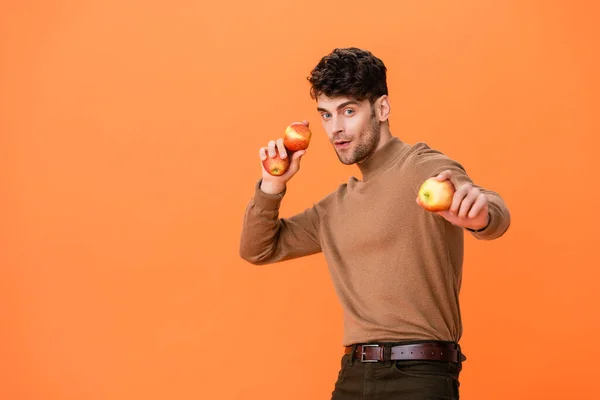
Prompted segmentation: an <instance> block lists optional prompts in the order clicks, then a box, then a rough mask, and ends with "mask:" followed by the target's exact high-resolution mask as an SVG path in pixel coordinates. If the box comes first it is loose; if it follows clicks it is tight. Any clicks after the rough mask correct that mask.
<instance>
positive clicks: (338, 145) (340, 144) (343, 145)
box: [333, 140, 350, 149]
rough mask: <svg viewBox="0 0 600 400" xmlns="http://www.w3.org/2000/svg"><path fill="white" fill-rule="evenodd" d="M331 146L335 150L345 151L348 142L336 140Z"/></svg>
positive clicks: (348, 144)
mask: <svg viewBox="0 0 600 400" xmlns="http://www.w3.org/2000/svg"><path fill="white" fill-rule="evenodd" d="M333 144H334V146H335V148H336V149H345V148H346V147H348V146H350V140H336V141H335V142H333Z"/></svg>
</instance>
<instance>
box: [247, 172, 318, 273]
mask: <svg viewBox="0 0 600 400" xmlns="http://www.w3.org/2000/svg"><path fill="white" fill-rule="evenodd" d="M259 185H260V186H259ZM262 188H263V186H262V185H261V183H260V182H259V183H258V185H257V186H256V187H255V195H254V197H253V198H252V200H251V201H250V203H249V204H248V206H247V207H246V212H245V214H244V223H243V226H242V233H241V238H240V248H239V252H240V257H242V258H243V259H244V260H246V261H248V262H250V263H252V264H255V265H262V264H270V263H275V262H279V261H284V260H288V259H291V258H296V257H301V256H305V255H309V254H314V253H317V252H319V251H320V250H321V246H320V242H319V233H318V232H319V221H320V215H321V214H322V213H323V211H322V209H323V207H324V204H325V202H320V203H319V204H317V205H315V206H314V207H312V208H309V209H307V210H305V211H304V212H302V213H299V214H296V215H294V216H292V217H290V218H279V207H280V205H281V201H282V199H283V197H284V195H285V189H283V190H282V191H277V192H276V193H267V192H265V191H263V189H262ZM266 190H268V189H266Z"/></svg>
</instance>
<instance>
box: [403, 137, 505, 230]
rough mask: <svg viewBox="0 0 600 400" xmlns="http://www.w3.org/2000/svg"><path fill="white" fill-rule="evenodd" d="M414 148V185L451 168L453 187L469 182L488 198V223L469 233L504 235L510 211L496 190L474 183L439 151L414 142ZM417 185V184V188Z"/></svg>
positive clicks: (461, 169)
mask: <svg viewBox="0 0 600 400" xmlns="http://www.w3.org/2000/svg"><path fill="white" fill-rule="evenodd" d="M414 149H415V154H414V156H415V157H414V160H415V163H414V165H415V171H416V175H415V178H416V179H417V182H416V185H419V186H420V185H421V183H422V182H423V181H425V180H426V179H427V178H430V177H433V176H436V175H438V174H439V173H440V172H442V171H445V170H451V171H452V178H451V180H452V184H453V185H454V187H458V186H460V185H462V184H464V183H470V184H472V185H473V186H475V187H477V188H479V189H480V190H481V191H482V192H483V193H485V195H486V197H487V199H488V206H489V213H490V223H489V225H488V226H487V227H486V228H485V229H483V230H480V231H469V232H470V233H471V235H473V237H475V238H476V239H481V240H493V239H497V238H499V237H501V236H502V235H504V233H505V232H506V231H507V230H508V228H509V226H510V211H509V210H508V207H507V206H506V204H505V202H504V200H503V199H502V197H501V196H500V195H499V194H498V193H497V192H495V191H493V190H490V189H487V188H483V187H481V186H479V185H477V184H475V183H474V182H473V180H472V179H471V178H470V177H469V175H468V174H467V172H466V170H465V168H464V167H463V166H462V165H461V164H460V163H458V162H457V161H455V160H453V159H451V158H450V157H448V156H446V155H444V154H442V153H441V152H440V151H438V150H435V149H432V148H430V147H428V146H427V145H426V144H424V143H417V144H415V146H414ZM419 186H417V190H418V187H419Z"/></svg>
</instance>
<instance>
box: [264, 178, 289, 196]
mask: <svg viewBox="0 0 600 400" xmlns="http://www.w3.org/2000/svg"><path fill="white" fill-rule="evenodd" d="M260 190H262V191H263V192H265V193H267V194H280V193H283V191H285V183H281V182H272V181H266V180H264V179H263V180H262V182H261V183H260Z"/></svg>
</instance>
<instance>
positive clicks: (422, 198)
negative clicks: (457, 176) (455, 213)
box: [417, 177, 454, 211]
mask: <svg viewBox="0 0 600 400" xmlns="http://www.w3.org/2000/svg"><path fill="white" fill-rule="evenodd" d="M453 197H454V186H453V185H452V183H451V182H450V181H449V180H443V181H440V180H438V179H437V178H435V177H434V178H429V179H427V180H425V182H423V184H422V185H421V188H420V189H419V194H418V197H417V198H418V200H419V205H420V206H421V207H423V208H424V209H426V210H427V211H444V210H447V209H449V208H450V206H451V205H452V198H453Z"/></svg>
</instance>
